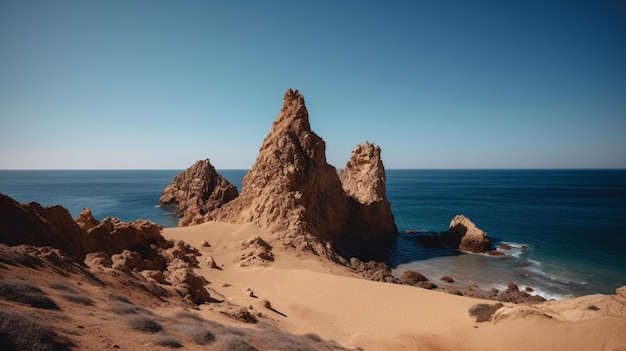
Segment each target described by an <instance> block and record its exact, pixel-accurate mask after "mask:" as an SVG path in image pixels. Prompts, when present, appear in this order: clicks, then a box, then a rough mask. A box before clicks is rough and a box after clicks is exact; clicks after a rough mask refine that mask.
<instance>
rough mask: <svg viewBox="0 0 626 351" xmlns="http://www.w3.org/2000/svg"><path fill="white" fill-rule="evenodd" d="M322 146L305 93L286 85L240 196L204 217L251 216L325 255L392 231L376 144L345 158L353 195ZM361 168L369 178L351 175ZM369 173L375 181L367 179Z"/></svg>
mask: <svg viewBox="0 0 626 351" xmlns="http://www.w3.org/2000/svg"><path fill="white" fill-rule="evenodd" d="M325 153H326V144H325V142H324V140H323V139H322V138H320V137H319V136H318V135H317V134H315V133H314V132H313V131H312V130H311V126H310V123H309V114H308V111H307V109H306V106H305V103H304V97H303V96H302V95H301V94H300V93H299V92H298V91H297V90H296V91H293V90H291V89H289V90H287V92H286V93H285V96H284V98H283V106H282V108H281V110H280V113H279V114H278V117H277V118H276V120H275V121H274V123H273V125H272V128H271V130H270V132H269V133H268V135H267V136H266V137H265V140H264V141H263V144H262V146H261V148H260V150H259V154H258V156H257V159H256V162H255V164H254V165H253V166H252V168H251V169H250V171H249V172H248V174H247V175H246V176H245V177H244V179H243V185H242V191H241V194H240V196H239V197H237V198H236V199H234V200H233V201H231V202H229V203H228V204H226V205H224V206H222V207H221V208H218V209H216V210H214V211H213V212H211V213H209V214H208V215H207V217H208V218H209V219H213V220H218V221H228V222H237V223H245V222H254V223H257V224H258V225H259V226H261V227H262V228H265V229H267V230H269V231H270V232H273V233H275V234H277V235H278V236H279V237H280V238H281V239H282V241H283V244H284V245H286V246H291V247H294V248H296V249H299V250H308V251H313V252H315V253H318V254H323V255H328V254H330V251H332V247H333V246H335V247H337V246H339V247H341V246H343V247H344V248H345V247H348V246H349V245H350V244H353V243H361V242H362V241H363V240H364V239H366V238H376V239H385V240H390V239H393V238H394V237H395V235H396V230H395V225H394V224H393V216H392V215H391V212H390V209H389V208H387V203H388V201H386V197H385V194H384V191H385V189H384V186H381V184H384V168H382V162H379V158H380V157H379V156H380V151H379V149H378V148H376V147H374V146H373V145H372V144H369V143H368V144H366V146H362V147H357V149H356V150H355V152H354V153H353V159H355V160H356V162H370V163H371V165H366V164H360V165H357V164H354V162H350V163H349V164H350V165H352V166H350V169H351V170H350V171H349V172H348V171H346V172H344V173H345V178H346V179H349V181H348V180H346V188H348V189H351V190H350V191H351V193H352V194H353V195H354V196H356V197H352V196H349V195H348V194H347V193H346V191H345V190H344V187H343V185H342V182H341V181H340V179H339V176H338V175H337V171H336V170H335V168H334V167H333V166H331V165H329V164H328V163H327V162H326V154H325ZM364 174H365V175H367V176H368V177H369V178H368V179H363V180H362V181H360V182H359V180H358V179H356V178H358V177H360V176H362V175H364ZM372 181H373V182H375V184H368V183H369V182H372ZM376 184H377V185H376ZM359 200H361V201H363V203H362V202H360V201H359ZM386 211H389V213H386ZM390 219H391V221H390ZM363 246H366V245H363ZM375 247H380V246H375ZM346 257H350V256H348V255H346Z"/></svg>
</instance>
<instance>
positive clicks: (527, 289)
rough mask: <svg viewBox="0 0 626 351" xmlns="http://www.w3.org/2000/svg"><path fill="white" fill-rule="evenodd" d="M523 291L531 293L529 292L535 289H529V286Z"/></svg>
mask: <svg viewBox="0 0 626 351" xmlns="http://www.w3.org/2000/svg"><path fill="white" fill-rule="evenodd" d="M524 291H526V292H529V293H531V292H533V291H535V289H533V288H531V287H530V286H527V287H526V288H525V289H524Z"/></svg>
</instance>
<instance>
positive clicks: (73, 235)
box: [0, 194, 94, 261]
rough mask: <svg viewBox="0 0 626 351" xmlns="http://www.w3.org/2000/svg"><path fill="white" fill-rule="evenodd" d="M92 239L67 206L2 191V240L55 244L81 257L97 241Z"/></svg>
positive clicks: (0, 202) (0, 218) (11, 243)
mask: <svg viewBox="0 0 626 351" xmlns="http://www.w3.org/2000/svg"><path fill="white" fill-rule="evenodd" d="M89 239H90V238H88V237H87V236H86V235H85V232H84V231H83V230H82V229H81V227H80V226H79V225H78V224H76V222H74V220H73V219H72V215H70V213H69V212H68V211H67V210H66V209H65V208H63V207H61V206H51V207H43V206H41V205H40V204H38V203H36V202H31V203H29V204H20V203H19V202H17V201H15V200H14V199H12V198H10V197H9V196H6V195H4V194H0V242H3V243H5V244H7V245H20V244H26V245H37V246H51V247H56V248H60V249H62V250H63V251H65V252H66V253H67V254H69V255H70V256H73V257H77V258H78V259H79V261H82V259H84V258H85V255H86V254H87V253H88V252H90V247H92V246H93V245H94V243H93V242H92V241H91V240H89Z"/></svg>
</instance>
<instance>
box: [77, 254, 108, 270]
mask: <svg viewBox="0 0 626 351" xmlns="http://www.w3.org/2000/svg"><path fill="white" fill-rule="evenodd" d="M84 262H85V264H86V265H87V266H89V267H98V266H102V267H107V268H111V266H112V265H113V261H112V260H111V255H109V254H107V253H105V252H102V251H100V252H92V253H88V254H87V256H86V257H85V261H84Z"/></svg>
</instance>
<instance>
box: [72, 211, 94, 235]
mask: <svg viewBox="0 0 626 351" xmlns="http://www.w3.org/2000/svg"><path fill="white" fill-rule="evenodd" d="M76 223H77V224H78V225H79V226H80V227H81V228H82V229H83V230H85V231H86V230H89V229H91V228H93V227H95V226H97V225H98V224H100V222H98V221H97V220H96V219H95V218H93V215H92V214H91V209H90V208H84V209H83V210H82V212H81V213H80V214H79V215H78V218H76Z"/></svg>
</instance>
